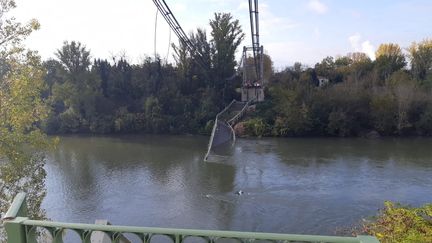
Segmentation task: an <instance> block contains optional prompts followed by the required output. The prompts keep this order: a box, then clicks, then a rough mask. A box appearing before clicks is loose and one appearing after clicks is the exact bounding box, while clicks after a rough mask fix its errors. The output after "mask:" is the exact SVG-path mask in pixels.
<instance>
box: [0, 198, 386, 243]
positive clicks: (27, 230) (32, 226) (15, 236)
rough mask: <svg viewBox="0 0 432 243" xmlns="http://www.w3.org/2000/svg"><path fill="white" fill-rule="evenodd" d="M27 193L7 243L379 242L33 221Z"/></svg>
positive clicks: (12, 212) (9, 222)
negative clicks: (43, 235) (156, 241)
mask: <svg viewBox="0 0 432 243" xmlns="http://www.w3.org/2000/svg"><path fill="white" fill-rule="evenodd" d="M26 208H27V206H26V201H25V194H24V193H19V194H18V195H17V196H16V197H15V200H14V201H13V203H12V205H11V207H10V209H9V211H8V212H7V213H6V215H5V218H4V225H5V229H6V232H7V242H8V243H36V242H37V239H36V238H37V233H36V232H37V230H38V229H40V228H43V229H46V230H47V231H48V232H49V233H50V234H51V236H52V239H53V241H52V242H53V243H63V233H64V231H65V230H72V231H75V232H76V233H78V235H79V237H80V240H81V242H82V243H91V236H92V233H93V232H104V233H105V234H106V235H107V236H109V238H110V240H111V242H114V243H118V242H120V239H121V236H122V235H123V234H128V233H130V234H135V235H136V236H137V237H138V238H139V239H140V240H141V242H142V243H151V242H152V238H153V237H155V236H168V238H170V239H171V241H172V243H183V242H185V240H187V239H188V238H200V239H202V240H205V241H206V242H207V243H217V242H219V241H223V240H236V241H238V242H239V243H254V242H262V241H268V242H272V243H290V242H306V243H308V242H322V243H379V241H378V240H377V239H376V238H375V237H372V236H357V237H341V236H315V235H296V234H273V233H255V232H237V231H213V230H191V229H168V228H149V227H129V226H114V225H97V224H73V223H62V222H53V221H42V220H31V219H29V218H27V217H26V216H27V215H26V212H27V210H26Z"/></svg>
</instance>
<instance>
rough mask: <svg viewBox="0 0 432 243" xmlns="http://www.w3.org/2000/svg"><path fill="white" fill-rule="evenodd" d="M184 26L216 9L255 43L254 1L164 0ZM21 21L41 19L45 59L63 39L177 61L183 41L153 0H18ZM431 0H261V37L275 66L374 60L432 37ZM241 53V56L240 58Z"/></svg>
mask: <svg viewBox="0 0 432 243" xmlns="http://www.w3.org/2000/svg"><path fill="white" fill-rule="evenodd" d="M165 2H166V3H167V4H168V6H169V7H170V8H171V10H172V11H173V13H174V15H175V16H176V18H177V20H178V21H179V23H180V25H181V26H182V27H183V29H184V30H185V32H187V33H189V32H190V31H193V30H196V28H204V29H206V30H207V33H208V34H209V33H210V31H209V25H208V23H209V20H210V19H212V18H213V16H214V13H215V12H230V13H231V14H232V15H233V16H234V18H237V19H239V20H240V24H241V25H242V27H243V31H244V32H245V33H246V38H245V40H244V42H243V45H251V37H250V24H249V12H248V7H249V5H248V1H245V0H165ZM16 3H17V8H16V9H15V10H14V11H13V12H12V13H11V14H12V15H13V16H15V17H16V18H17V19H18V20H19V21H22V22H27V21H29V20H30V19H32V18H35V19H37V20H38V21H39V22H40V24H41V29H40V30H38V31H36V32H34V33H33V34H32V35H31V36H30V37H29V38H28V39H27V41H26V45H27V47H29V48H31V49H34V50H37V51H38V52H39V54H40V55H41V56H42V58H43V59H48V58H55V55H54V53H55V52H56V50H57V49H59V48H60V47H61V46H62V44H63V42H64V41H79V42H81V43H83V44H84V45H85V46H86V47H87V48H88V49H89V50H90V51H91V55H92V57H94V58H106V59H110V60H112V57H119V56H126V57H127V59H128V61H130V62H132V63H139V62H141V61H142V60H143V59H144V58H145V57H148V56H150V57H153V56H154V53H155V45H154V42H155V37H156V52H157V54H158V55H160V56H161V57H162V58H164V59H165V58H167V57H168V62H172V61H173V58H172V50H171V49H170V48H169V43H170V40H171V42H174V43H177V38H176V36H175V35H174V33H171V38H170V29H169V26H168V25H167V24H166V22H165V20H164V19H163V17H162V16H161V15H160V14H159V15H158V21H157V26H158V28H157V30H156V35H155V19H156V7H155V5H154V3H153V1H152V0H121V1H119V0H116V1H114V0H73V1H72V0H38V1H35V0H16ZM431 13H432V1H431V0H410V1H407V0H348V1H347V0H259V14H260V15H259V21H260V35H261V37H260V41H261V44H262V45H263V46H264V49H265V51H266V52H267V53H268V54H269V55H270V56H271V58H272V60H273V62H274V66H275V68H276V69H281V68H284V67H287V66H290V65H293V64H294V63H295V62H301V63H303V64H306V65H309V66H313V65H314V64H315V63H317V62H320V61H321V60H322V59H323V58H325V57H326V56H340V55H345V54H347V53H349V52H357V51H361V52H365V53H366V54H368V55H369V56H370V57H371V58H372V59H374V52H375V50H376V49H377V48H378V46H379V45H380V44H381V43H389V42H392V43H398V44H399V45H400V46H401V47H403V48H406V47H408V46H409V45H410V44H411V43H412V42H414V41H417V42H418V41H421V40H423V39H425V38H432V28H431V27H432V14H431ZM240 49H241V48H239V53H238V54H237V55H238V56H240Z"/></svg>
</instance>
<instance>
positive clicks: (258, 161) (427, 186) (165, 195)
mask: <svg viewBox="0 0 432 243" xmlns="http://www.w3.org/2000/svg"><path fill="white" fill-rule="evenodd" d="M207 140H208V138H207V137H201V136H112V137H89V136H66V137H61V143H60V144H59V147H58V148H57V149H56V150H55V151H54V152H52V154H50V156H49V158H48V160H47V164H46V170H47V181H46V184H47V190H48V193H47V196H46V198H45V200H44V202H43V205H42V206H43V208H44V209H45V210H46V211H47V215H48V217H49V218H50V219H52V220H56V221H67V222H81V223H93V222H94V220H95V219H108V220H109V221H110V222H111V223H113V224H119V225H135V226H157V227H176V228H196V229H217V230H241V231H263V232H278V233H302V234H326V235H333V234H336V233H337V231H338V230H337V229H340V228H345V227H349V226H350V225H355V224H356V223H359V222H360V221H361V219H362V218H365V217H368V216H372V215H375V214H376V213H377V212H378V210H379V209H380V208H381V207H382V206H383V202H384V201H385V200H392V201H397V202H401V203H403V204H410V205H413V206H419V205H422V204H425V203H431V202H432V139H420V138H410V139H379V140H367V139H331V138H290V139H281V138H263V139H239V140H237V142H236V144H235V146H234V147H233V148H232V149H231V150H230V151H229V153H227V154H226V155H225V156H224V157H221V158H220V161H216V162H203V160H202V158H203V156H204V153H205V151H206V146H207ZM240 190H241V191H242V192H243V194H242V195H237V194H236V192H238V191H240Z"/></svg>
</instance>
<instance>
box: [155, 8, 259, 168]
mask: <svg viewBox="0 0 432 243" xmlns="http://www.w3.org/2000/svg"><path fill="white" fill-rule="evenodd" d="M153 2H154V4H155V5H156V7H157V9H158V11H159V12H160V13H161V15H162V16H163V17H164V19H165V20H166V22H167V23H168V25H169V26H170V28H171V29H172V31H173V32H174V33H175V34H176V35H177V37H178V39H179V41H180V42H181V43H182V44H183V45H185V47H186V48H187V49H188V51H189V52H191V53H193V54H194V56H197V58H196V59H195V61H196V63H197V64H198V65H200V67H202V68H205V67H206V65H205V62H204V58H203V54H202V53H201V52H200V51H199V50H198V49H197V48H196V47H195V46H194V44H193V43H192V41H191V40H190V39H189V37H188V36H187V35H186V33H185V32H184V30H183V28H182V27H181V26H180V24H179V22H178V21H177V19H176V17H175V16H174V14H173V13H172V11H171V9H170V8H169V7H168V5H167V4H166V2H165V1H164V0H153ZM258 14H259V12H258V0H249V17H250V27H251V37H252V45H251V46H244V47H243V54H242V58H241V61H240V65H239V67H238V69H237V70H238V72H236V73H235V74H234V76H236V75H237V74H238V73H241V75H242V80H243V81H242V87H241V101H235V100H234V101H233V102H231V103H230V104H229V105H228V106H226V107H225V109H223V110H222V111H221V112H220V113H219V114H218V115H217V116H216V118H215V121H214V125H213V130H212V133H211V136H210V141H209V145H208V149H207V153H206V155H205V158H204V160H207V159H208V157H209V155H210V153H211V152H212V150H213V149H214V148H215V147H217V146H219V145H222V144H225V143H227V142H229V141H233V142H234V141H235V132H234V129H233V127H234V125H235V124H236V123H237V122H238V121H239V120H240V119H241V118H242V116H243V115H244V114H245V112H246V111H247V110H248V107H249V106H250V105H251V104H253V103H255V102H260V101H263V100H264V87H263V85H264V78H263V72H264V70H263V66H264V65H263V61H264V58H263V51H264V48H263V46H261V45H260V35H259V15H258ZM249 53H252V55H250V54H249ZM249 56H253V61H252V62H250V61H249V60H248V57H249ZM227 80H231V78H229V79H227Z"/></svg>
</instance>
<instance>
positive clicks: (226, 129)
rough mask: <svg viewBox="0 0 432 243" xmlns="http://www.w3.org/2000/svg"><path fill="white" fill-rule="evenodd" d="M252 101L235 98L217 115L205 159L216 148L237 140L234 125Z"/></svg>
mask: <svg viewBox="0 0 432 243" xmlns="http://www.w3.org/2000/svg"><path fill="white" fill-rule="evenodd" d="M251 102H252V101H248V102H239V101H236V100H233V101H232V102H231V103H230V104H229V105H227V106H226V107H225V109H223V110H222V111H221V112H219V114H217V115H216V118H215V121H214V125H213V130H212V133H211V136H210V141H209V145H208V148H207V153H206V155H205V157H204V160H205V161H207V159H208V157H209V155H210V153H211V152H212V151H213V150H214V148H216V147H218V146H221V145H223V144H226V143H228V142H230V141H231V142H235V139H236V137H235V132H234V129H233V127H234V125H235V124H236V123H237V122H238V121H239V120H240V119H241V118H242V117H243V116H244V114H245V113H246V111H247V108H248V107H249V105H250V104H251Z"/></svg>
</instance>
